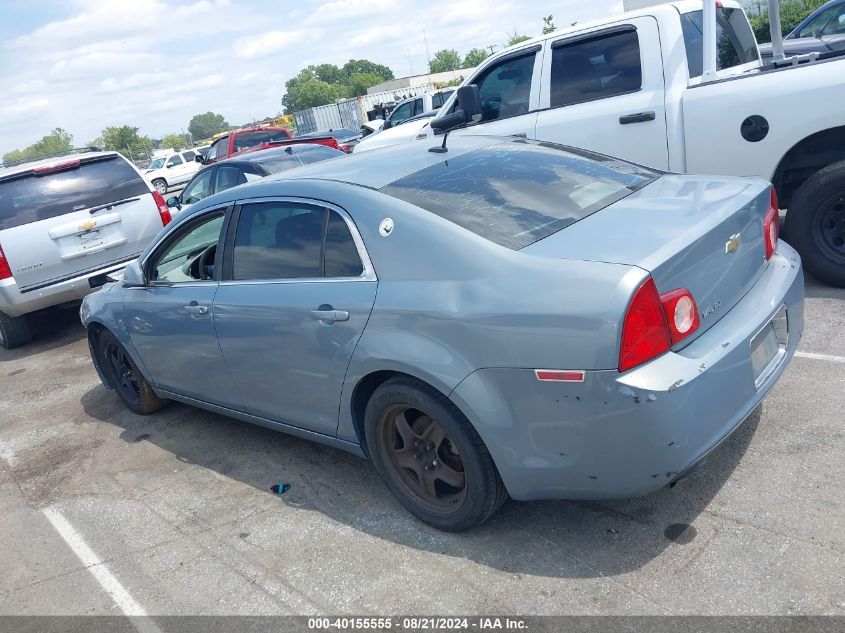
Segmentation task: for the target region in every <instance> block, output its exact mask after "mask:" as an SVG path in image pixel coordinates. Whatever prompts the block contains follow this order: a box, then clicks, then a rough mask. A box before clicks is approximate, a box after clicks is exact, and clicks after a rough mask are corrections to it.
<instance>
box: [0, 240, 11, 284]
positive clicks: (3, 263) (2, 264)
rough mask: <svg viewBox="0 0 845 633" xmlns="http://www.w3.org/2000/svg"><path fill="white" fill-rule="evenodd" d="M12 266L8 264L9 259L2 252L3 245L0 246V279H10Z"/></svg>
mask: <svg viewBox="0 0 845 633" xmlns="http://www.w3.org/2000/svg"><path fill="white" fill-rule="evenodd" d="M11 277H12V267H11V266H9V260H8V259H6V256H5V255H4V254H3V247H2V246H0V279H11Z"/></svg>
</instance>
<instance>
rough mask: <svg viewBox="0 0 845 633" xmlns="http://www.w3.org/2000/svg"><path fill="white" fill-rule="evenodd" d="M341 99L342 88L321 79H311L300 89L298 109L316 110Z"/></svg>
mask: <svg viewBox="0 0 845 633" xmlns="http://www.w3.org/2000/svg"><path fill="white" fill-rule="evenodd" d="M340 97H341V87H340V86H337V85H332V84H330V83H328V82H325V81H320V80H319V79H309V80H308V81H306V82H305V83H304V84H302V86H301V87H300V88H299V91H298V93H297V96H296V106H295V107H296V109H297V110H303V109H305V108H314V107H316V106H321V105H326V104H327V103H332V102H334V101H335V100H336V99H340Z"/></svg>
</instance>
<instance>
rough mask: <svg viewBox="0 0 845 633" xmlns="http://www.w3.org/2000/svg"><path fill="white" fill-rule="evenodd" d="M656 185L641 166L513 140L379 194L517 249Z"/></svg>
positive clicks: (395, 184) (469, 154)
mask: <svg viewBox="0 0 845 633" xmlns="http://www.w3.org/2000/svg"><path fill="white" fill-rule="evenodd" d="M655 178H657V174H656V173H655V172H652V171H650V170H648V169H646V168H645V167H639V166H637V165H633V164H630V163H626V162H623V161H620V160H617V159H614V158H609V157H607V156H602V155H600V154H593V153H591V152H585V151H583V150H576V149H572V148H568V147H567V148H564V147H563V146H560V145H555V144H552V143H542V142H537V141H525V140H519V141H512V142H508V143H503V144H501V145H494V146H492V147H487V148H484V149H480V150H476V151H471V152H467V153H466V154H461V155H459V156H457V157H454V158H450V159H449V160H447V161H443V162H441V163H438V164H436V165H432V166H431V167H426V168H425V169H422V170H420V171H418V172H415V173H413V174H410V175H408V176H405V177H404V178H400V179H399V180H396V181H394V182H392V183H390V184H389V185H387V186H385V187H382V188H381V189H380V191H381V192H382V193H386V194H388V195H390V196H393V197H394V198H399V199H400V200H404V201H405V202H410V203H411V204H414V205H416V206H418V207H420V208H422V209H425V210H427V211H430V212H431V213H434V214H436V215H439V216H440V217H442V218H445V219H446V220H449V221H451V222H454V223H455V224H457V225H459V226H462V227H463V228H465V229H468V230H470V231H472V232H473V233H475V234H477V235H480V236H481V237H483V238H486V239H488V240H490V241H491V242H495V243H496V244H500V245H501V246H506V247H508V248H511V249H514V250H517V249H520V248H523V247H525V246H528V245H529V244H533V243H534V242H536V241H538V240H541V239H543V238H545V237H548V236H549V235H551V234H553V233H557V232H558V231H559V230H561V229H562V228H564V227H566V226H569V225H570V224H573V223H574V222H577V221H578V220H581V219H583V218H585V217H587V216H588V215H590V214H592V213H595V212H596V211H598V210H600V209H603V208H604V207H606V206H608V205H610V204H612V203H614V202H616V201H617V200H620V199H622V198H624V197H625V196H627V195H629V194H630V193H631V192H633V191H635V190H637V189H639V188H640V187H643V186H645V185H646V184H648V183H649V182H651V181H653V180H654V179H655Z"/></svg>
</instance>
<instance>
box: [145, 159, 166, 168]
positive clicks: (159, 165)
mask: <svg viewBox="0 0 845 633" xmlns="http://www.w3.org/2000/svg"><path fill="white" fill-rule="evenodd" d="M162 167H164V159H163V158H156V159H155V160H154V161H153V162H151V163H150V166H149V168H148V169H161V168H162Z"/></svg>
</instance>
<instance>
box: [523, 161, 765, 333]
mask: <svg viewBox="0 0 845 633" xmlns="http://www.w3.org/2000/svg"><path fill="white" fill-rule="evenodd" d="M769 202H770V185H769V184H768V183H766V182H764V181H761V180H750V179H740V178H723V177H720V178H718V179H717V178H708V177H696V176H675V175H666V176H662V177H661V178H659V179H657V180H656V181H654V182H653V183H651V184H649V185H646V186H645V187H643V188H642V189H640V190H639V191H637V192H635V193H633V194H631V195H629V196H627V197H625V198H623V199H622V200H619V201H617V202H615V203H614V204H612V205H610V206H608V207H606V208H604V209H602V210H600V211H598V212H596V213H594V214H592V215H590V216H588V217H586V218H584V219H582V220H580V221H579V222H576V223H574V224H571V225H570V226H568V227H566V228H564V229H562V230H560V231H558V232H557V233H554V234H553V235H550V236H549V237H547V238H545V239H543V240H540V241H538V242H535V243H534V244H532V245H530V246H528V247H526V248H524V249H523V250H522V252H524V253H530V254H533V255H539V256H546V257H560V258H567V259H580V260H591V261H603V262H608V263H616V264H629V265H635V266H638V267H640V268H642V269H644V270H646V271H648V272H649V273H651V275H652V277H653V278H654V281H655V284H656V285H657V289H658V291H659V292H660V293H664V292H667V291H669V290H674V289H677V288H686V289H688V290H689V291H690V292H691V293H692V295H693V297H694V299H695V301H696V305H697V307H698V311H699V316H700V320H701V325H700V327H699V329H698V330H697V331H696V332H695V333H694V334H693V335H691V336H690V337H688V338H686V339H684V340H683V341H681V342H680V343H679V344H678V347H682V346H684V345H686V344H687V343H689V342H690V341H692V340H694V339H695V338H696V337H697V336H698V335H700V334H701V333H703V332H705V331H706V330H707V329H708V328H710V327H711V326H712V325H713V324H715V323H716V322H717V321H719V319H721V318H722V317H723V316H724V315H725V314H726V313H727V312H728V311H729V310H730V309H731V308H732V307H733V306H734V305H736V304H737V303H738V302H739V301H740V299H741V298H742V297H743V296H744V295H745V294H746V293H747V292H748V291H749V290H750V289H751V287H752V286H753V285H754V283H755V282H756V281H757V280H758V279H759V277H760V275H761V274H762V273H763V271H764V270H765V267H766V264H767V262H766V258H765V241H764V235H763V220H764V218H765V215H766V212H767V211H768V209H769Z"/></svg>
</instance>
